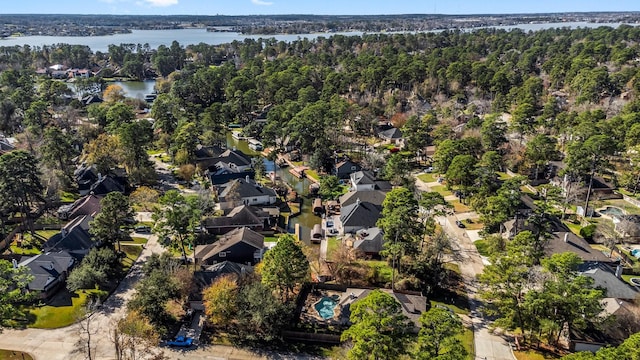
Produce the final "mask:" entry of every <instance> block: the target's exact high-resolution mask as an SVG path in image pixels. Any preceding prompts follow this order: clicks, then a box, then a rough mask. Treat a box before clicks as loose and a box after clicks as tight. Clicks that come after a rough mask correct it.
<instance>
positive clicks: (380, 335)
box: [342, 289, 409, 360]
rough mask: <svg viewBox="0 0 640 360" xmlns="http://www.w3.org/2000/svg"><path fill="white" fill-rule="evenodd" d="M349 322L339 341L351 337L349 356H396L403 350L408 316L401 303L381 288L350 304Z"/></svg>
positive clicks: (374, 359)
mask: <svg viewBox="0 0 640 360" xmlns="http://www.w3.org/2000/svg"><path fill="white" fill-rule="evenodd" d="M349 320H350V321H351V326H350V327H349V329H347V330H346V331H344V332H343V333H342V341H351V344H352V347H351V349H350V350H349V353H348V358H349V359H357V360H360V359H369V360H385V359H389V360H391V359H397V358H398V357H400V356H401V355H403V354H405V353H406V347H407V341H406V338H405V337H406V334H407V331H408V329H409V328H408V324H407V320H408V319H407V318H406V316H404V315H403V314H402V308H401V306H400V303H398V302H397V301H396V299H395V298H394V297H393V296H391V295H389V294H387V293H385V292H382V291H381V290H377V289H376V290H373V291H372V292H370V293H369V295H367V296H366V297H365V298H363V299H360V300H358V301H356V302H354V303H353V304H351V316H350V317H349Z"/></svg>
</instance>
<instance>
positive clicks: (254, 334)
mask: <svg viewBox="0 0 640 360" xmlns="http://www.w3.org/2000/svg"><path fill="white" fill-rule="evenodd" d="M237 308H238V312H237V317H236V324H237V328H236V330H237V336H238V338H239V339H241V340H243V341H246V342H249V343H254V344H255V342H256V341H261V342H272V341H274V340H277V339H279V338H280V332H281V331H282V329H283V328H284V327H285V326H286V325H287V324H288V323H289V320H290V318H291V314H292V312H293V308H292V304H290V303H282V302H281V301H279V299H277V298H276V297H275V296H274V294H273V290H272V289H271V288H270V287H268V285H266V284H263V283H261V282H259V281H254V282H251V283H249V284H246V285H244V286H243V287H242V289H241V290H240V292H239V294H238V304H237Z"/></svg>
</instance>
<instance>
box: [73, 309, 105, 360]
mask: <svg viewBox="0 0 640 360" xmlns="http://www.w3.org/2000/svg"><path fill="white" fill-rule="evenodd" d="M94 314H95V307H94V303H93V302H92V301H89V302H88V303H87V305H86V307H85V309H84V310H83V311H81V312H80V314H79V315H78V318H79V321H78V341H77V342H76V349H75V350H74V352H77V353H81V354H83V355H84V358H85V359H87V360H93V359H97V357H96V344H95V343H94V342H93V340H94V336H95V335H97V334H98V331H99V330H100V327H99V323H97V322H95V323H94V321H93V320H94V319H93V315H94Z"/></svg>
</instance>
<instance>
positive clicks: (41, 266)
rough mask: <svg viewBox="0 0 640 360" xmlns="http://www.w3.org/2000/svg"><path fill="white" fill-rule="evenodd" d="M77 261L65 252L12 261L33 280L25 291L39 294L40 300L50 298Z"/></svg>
mask: <svg viewBox="0 0 640 360" xmlns="http://www.w3.org/2000/svg"><path fill="white" fill-rule="evenodd" d="M76 263H77V260H76V259H75V257H74V256H73V255H71V254H69V253H68V252H66V251H56V252H46V253H42V254H38V255H36V256H32V257H25V258H23V259H21V260H20V262H19V263H18V262H15V261H14V266H16V267H26V268H28V269H29V270H28V271H29V274H30V275H31V276H33V279H32V280H31V281H29V284H28V285H27V289H28V290H29V291H36V292H39V297H40V298H41V299H47V298H50V297H51V296H52V295H54V294H55V293H56V292H57V291H58V290H59V289H60V287H62V286H63V285H64V283H65V280H66V279H67V276H68V275H69V272H70V271H71V269H72V268H73V267H74V266H75V264H76Z"/></svg>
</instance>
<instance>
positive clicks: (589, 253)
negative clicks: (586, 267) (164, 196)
mask: <svg viewBox="0 0 640 360" xmlns="http://www.w3.org/2000/svg"><path fill="white" fill-rule="evenodd" d="M544 252H545V254H546V255H547V256H551V255H553V254H559V253H564V252H572V253H574V254H576V255H578V256H579V257H580V258H581V259H582V260H583V261H585V262H587V261H593V262H601V263H611V264H613V263H615V262H616V260H615V259H611V258H609V257H607V256H606V255H605V254H603V253H602V251H600V250H596V249H594V248H592V247H591V245H589V243H588V242H587V241H586V240H585V239H583V238H581V237H580V236H578V235H576V234H574V233H572V232H570V231H554V232H552V233H551V236H550V237H549V241H548V242H547V245H546V246H545V249H544Z"/></svg>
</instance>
